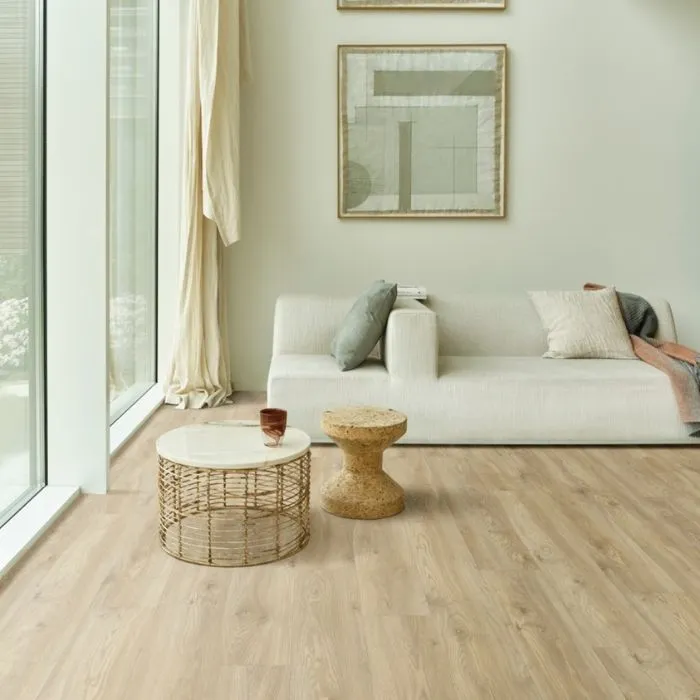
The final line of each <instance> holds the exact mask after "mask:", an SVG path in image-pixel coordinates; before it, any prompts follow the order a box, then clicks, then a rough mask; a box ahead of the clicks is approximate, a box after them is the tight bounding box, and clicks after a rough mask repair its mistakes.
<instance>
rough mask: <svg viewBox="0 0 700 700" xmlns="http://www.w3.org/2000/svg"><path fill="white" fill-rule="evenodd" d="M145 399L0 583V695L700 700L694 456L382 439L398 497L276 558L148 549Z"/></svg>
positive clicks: (150, 504) (327, 519)
mask: <svg viewBox="0 0 700 700" xmlns="http://www.w3.org/2000/svg"><path fill="white" fill-rule="evenodd" d="M261 401H262V399H261V397H259V396H254V395H245V394H240V395H237V396H236V402H235V403H234V404H233V405H231V406H227V407H224V408H221V409H216V410H213V411H201V412H198V411H178V410H174V409H171V408H163V409H161V410H160V411H159V412H158V413H157V414H156V415H155V416H154V418H153V419H152V420H151V421H150V422H149V423H148V425H147V426H146V427H145V428H144V429H143V430H142V432H141V433H140V434H139V435H138V437H137V438H136V439H135V440H133V441H132V442H131V443H130V444H129V445H128V446H127V447H126V448H125V449H124V451H123V452H122V453H121V454H120V455H119V456H118V458H117V459H116V460H115V463H114V466H113V468H112V487H113V489H112V492H111V493H110V495H109V496H106V497H98V496H83V497H82V498H81V499H80V501H79V502H78V504H77V505H76V506H75V507H74V508H73V509H72V510H71V511H70V512H69V513H68V514H67V515H66V516H65V517H64V518H63V519H62V520H61V521H60V522H59V523H57V525H56V526H55V527H54V528H53V529H52V530H51V532H50V533H49V534H48V535H47V536H46V537H45V538H44V539H43V540H42V541H41V542H40V544H39V545H38V546H37V547H36V548H35V549H34V550H33V551H32V553H31V554H30V555H29V556H28V557H27V558H26V559H25V560H24V561H23V562H22V564H21V565H20V566H19V567H18V568H16V569H15V570H14V571H13V572H12V574H11V575H10V576H8V577H7V578H6V579H5V580H4V581H2V582H1V583H0V700H122V699H123V698H129V700H140V699H141V698H143V699H144V700H161V699H162V700H166V699H167V700H195V699H196V700H232V699H233V700H268V699H271V700H287V699H290V700H291V699H295V700H316V699H325V700H330V699H334V700H373V699H374V698H376V699H377V700H393V699H395V700H452V699H454V700H458V699H459V700H464V699H470V700H471V699H474V700H478V699H481V698H495V699H497V700H521V699H522V700H528V699H530V698H532V699H533V700H534V699H538V700H539V699H540V698H544V699H549V698H551V699H552V700H564V699H568V698H572V699H578V698H580V699H581V700H584V699H586V700H589V699H591V698H593V699H595V700H607V699H608V698H610V699H612V700H618V699H620V700H621V699H623V698H630V699H632V698H639V699H640V700H655V699H656V698H658V699H659V700H664V699H667V698H669V699H670V698H673V699H682V698H683V699H695V700H698V699H700V450H697V449H692V448H674V449H666V448H658V449H657V448H655V449H646V448H645V449H642V448H611V449H605V448H586V449H584V448H535V447H528V448H503V447H494V448H489V447H474V448H462V447H445V448H438V447H401V446H399V447H395V448H392V449H391V450H389V451H388V452H387V454H386V460H385V466H386V469H387V471H388V472H389V473H390V474H391V475H392V476H393V477H394V478H395V479H397V481H399V482H400V483H401V484H403V485H404V487H405V488H406V492H407V509H406V511H405V512H404V513H402V514H401V515H399V516H397V517H395V518H391V519H387V520H381V521H366V522H365V521H352V520H343V519H340V518H335V517H333V516H331V515H328V514H326V513H324V512H323V511H321V510H320V508H319V505H318V488H319V486H320V484H321V483H322V482H323V480H324V479H326V478H328V476H329V475H330V474H332V473H333V470H335V469H336V468H337V465H338V462H339V452H338V450H337V449H336V448H335V447H332V446H322V447H315V448H314V449H313V462H312V472H313V478H312V537H311V541H310V543H309V545H308V546H307V548H306V549H305V550H303V551H302V552H301V553H299V554H297V555H296V556H294V557H292V558H290V559H288V560H285V561H283V562H279V563H275V564H267V565H263V566H260V567H254V568H249V569H216V568H207V567H199V566H194V565H191V564H185V563H182V562H179V561H177V560H175V559H172V558H171V557H169V556H167V555H166V554H164V553H163V552H162V551H161V550H160V548H159V546H158V540H157V535H156V527H157V510H156V509H157V500H156V480H155V475H156V462H155V450H154V442H155V439H156V438H157V437H158V435H160V434H162V433H163V432H165V431H166V430H169V429H171V428H173V427H175V426H178V425H182V424H185V423H194V422H199V421H206V420H218V419H222V418H227V417H228V418H253V417H255V414H256V411H257V409H258V408H259V406H260V404H261Z"/></svg>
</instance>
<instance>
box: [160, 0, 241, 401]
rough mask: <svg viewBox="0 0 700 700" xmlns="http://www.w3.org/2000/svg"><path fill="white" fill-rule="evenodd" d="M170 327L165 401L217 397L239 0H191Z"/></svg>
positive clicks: (226, 375) (222, 356)
mask: <svg viewBox="0 0 700 700" xmlns="http://www.w3.org/2000/svg"><path fill="white" fill-rule="evenodd" d="M187 66H188V77H187V88H186V96H185V100H186V114H185V126H184V134H185V140H184V141H185V142H184V154H183V164H182V169H183V173H182V184H183V189H182V195H183V199H182V211H181V215H180V216H181V224H180V235H181V245H182V259H181V272H180V294H179V306H178V326H177V331H176V338H175V347H174V350H173V357H172V361H171V366H170V371H169V373H168V377H167V379H166V384H167V386H166V401H167V402H168V403H172V404H176V405H178V406H179V407H181V408H203V407H206V406H217V405H220V404H221V403H224V402H225V401H226V400H227V398H228V397H229V396H230V395H231V393H232V391H233V386H232V383H231V372H230V367H229V353H228V333H227V329H226V297H225V289H224V279H223V248H224V247H225V246H227V245H230V244H232V243H235V242H236V241H237V240H238V239H239V238H240V235H241V232H240V220H241V219H240V155H239V154H240V86H241V82H242V81H243V80H244V79H245V77H246V76H247V74H248V67H249V62H248V45H247V39H246V28H245V16H244V2H243V0H194V1H193V2H192V4H191V5H190V16H189V37H188V44H187Z"/></svg>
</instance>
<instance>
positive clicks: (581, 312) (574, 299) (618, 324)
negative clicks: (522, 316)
mask: <svg viewBox="0 0 700 700" xmlns="http://www.w3.org/2000/svg"><path fill="white" fill-rule="evenodd" d="M530 298H531V299H532V302H533V304H534V305H535V309H536V310H537V313H538V314H539V316H540V319H541V320H542V325H543V326H544V328H545V330H546V331H547V344H548V349H547V352H545V353H544V355H543V357H548V358H554V359H565V358H571V359H574V358H599V359H606V360H634V359H636V355H635V354H634V350H633V348H632V342H631V341H630V337H629V333H628V331H627V328H626V327H625V321H624V319H623V317H622V311H621V310H620V304H619V302H618V300H617V292H616V291H615V289H614V288H613V287H606V288H605V289H601V290H598V291H575V292H574V291H571V292H568V291H547V292H530Z"/></svg>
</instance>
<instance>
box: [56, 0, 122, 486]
mask: <svg viewBox="0 0 700 700" xmlns="http://www.w3.org/2000/svg"><path fill="white" fill-rule="evenodd" d="M107 27H108V23H107V3H106V2H85V0H51V2H47V8H46V28H47V42H46V47H47V59H46V231H47V236H46V250H47V310H46V313H47V370H48V371H47V409H48V410H47V415H48V418H47V459H48V482H49V484H50V485H57V486H58V485H67V486H79V487H81V488H82V489H83V490H84V491H88V492H93V493H104V492H105V491H106V490H107V486H108V468H109V431H108V424H109V423H108V407H109V394H108V345H107V338H108V292H109V272H108V251H109V245H108V235H107V223H108V221H107V219H108V182H107V177H108V162H107V149H108V136H109V133H108V82H107V75H108V74H107V60H108V34H107Z"/></svg>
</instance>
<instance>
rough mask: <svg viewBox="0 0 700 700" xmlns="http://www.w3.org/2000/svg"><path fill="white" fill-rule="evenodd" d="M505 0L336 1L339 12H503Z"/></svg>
mask: <svg viewBox="0 0 700 700" xmlns="http://www.w3.org/2000/svg"><path fill="white" fill-rule="evenodd" d="M505 7H506V0H338V9H340V10H374V9H378V10H384V9H397V10H423V9H425V10H434V9H446V10H503V9H505Z"/></svg>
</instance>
